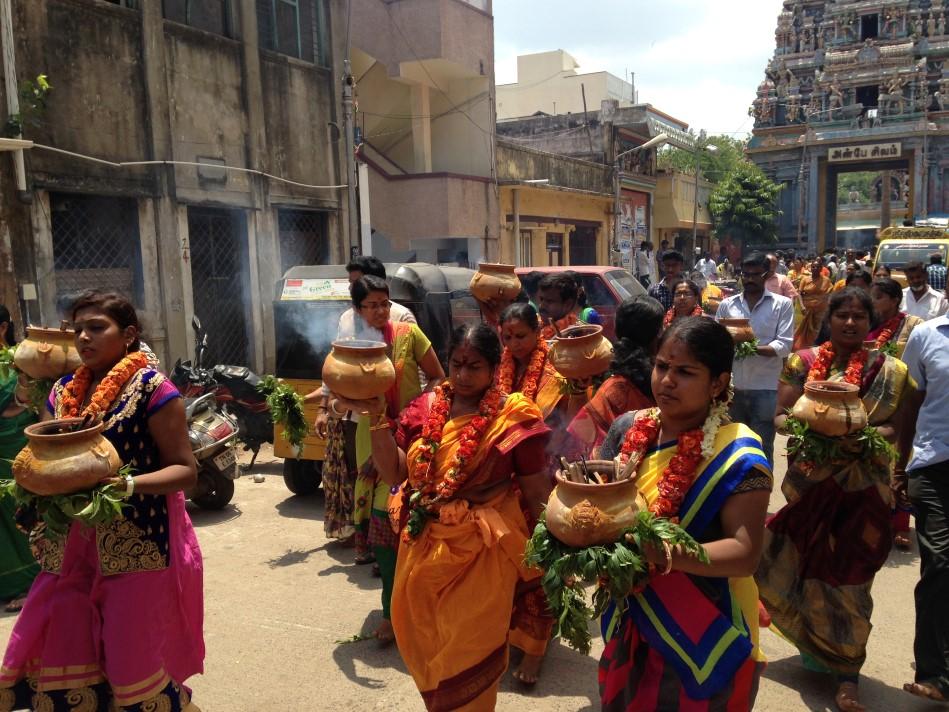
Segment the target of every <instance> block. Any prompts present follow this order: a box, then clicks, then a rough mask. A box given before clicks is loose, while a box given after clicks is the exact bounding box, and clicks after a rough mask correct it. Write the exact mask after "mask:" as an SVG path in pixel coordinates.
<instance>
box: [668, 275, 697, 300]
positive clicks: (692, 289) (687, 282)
mask: <svg viewBox="0 0 949 712" xmlns="http://www.w3.org/2000/svg"><path fill="white" fill-rule="evenodd" d="M680 284H684V285H685V286H687V287H688V288H689V291H690V292H692V294H694V295H695V298H696V299H698V300H699V301H701V300H702V290H701V289H699V285H697V284H696V283H695V282H693V281H692V280H691V279H677V280H676V281H675V284H673V285H672V294H673V296H674V295H675V293H676V290H677V289H678V288H679V285H680Z"/></svg>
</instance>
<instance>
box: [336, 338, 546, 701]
mask: <svg viewBox="0 0 949 712" xmlns="http://www.w3.org/2000/svg"><path fill="white" fill-rule="evenodd" d="M449 353H450V356H449V371H448V381H447V382H446V383H443V384H442V385H440V386H439V387H438V388H436V389H435V391H434V393H426V394H424V395H422V396H421V397H420V398H417V399H416V400H415V401H414V402H413V403H412V404H410V405H409V407H408V408H407V409H406V410H405V412H404V413H403V414H402V418H401V421H400V423H399V427H398V429H397V430H396V431H395V432H393V430H392V429H390V428H389V427H386V424H387V423H388V421H384V419H383V418H384V413H383V411H382V409H381V408H380V407H379V405H378V404H377V403H375V402H368V403H351V402H345V401H343V402H341V403H340V404H339V405H338V407H340V408H353V409H355V410H367V411H369V412H370V413H372V416H371V417H372V418H373V420H374V427H373V430H372V457H373V460H374V461H375V463H376V469H377V471H378V472H379V474H380V475H381V477H382V478H383V480H385V482H386V483H388V484H389V485H400V484H402V483H403V482H404V483H405V484H404V485H403V487H402V490H401V493H400V496H399V497H398V498H397V500H396V502H397V504H396V506H395V509H396V510H397V511H395V512H394V513H393V519H394V520H395V521H397V522H398V527H399V531H400V534H401V545H400V548H399V559H398V565H397V567H396V576H395V588H394V591H393V594H392V624H393V627H394V628H395V635H396V641H397V642H398V645H399V652H400V653H401V654H402V659H403V660H404V661H405V665H406V667H407V668H408V670H409V672H410V673H411V674H412V677H413V678H414V679H415V684H416V685H417V686H418V689H419V691H420V692H421V694H422V698H423V700H424V701H425V704H426V707H427V708H428V709H429V710H453V709H459V708H463V709H466V710H493V709H494V706H495V702H496V700H497V692H498V682H499V681H500V679H501V676H502V675H503V674H504V670H505V669H506V667H507V661H508V634H509V628H510V624H511V609H512V606H513V604H514V596H515V591H516V589H517V588H518V586H519V585H522V584H524V583H527V582H534V581H536V579H537V578H538V577H539V576H540V571H537V570H532V569H527V568H525V566H524V563H523V561H524V548H525V546H526V544H527V538H528V536H529V534H528V529H527V521H526V519H525V517H524V512H523V508H526V509H527V510H528V512H529V513H530V516H531V517H533V518H536V517H538V516H539V515H540V512H541V510H542V507H543V505H544V503H546V501H547V497H548V495H549V493H550V480H549V477H548V475H547V472H546V461H545V455H544V453H545V447H546V443H547V432H548V431H547V427H546V426H545V425H544V422H543V418H542V416H541V413H540V410H539V409H538V408H537V406H536V405H535V404H534V402H533V401H531V400H530V399H529V398H527V397H525V396H524V395H523V394H521V393H513V394H511V395H508V396H505V395H504V394H502V393H501V391H500V389H499V388H498V387H497V385H496V383H495V377H496V371H497V368H498V366H499V364H500V362H501V345H500V343H499V341H498V338H497V335H496V334H495V333H494V331H493V330H492V329H491V328H490V327H489V326H487V325H486V324H476V325H470V324H466V325H463V326H460V327H458V328H457V329H456V330H455V331H454V332H453V333H452V337H451V342H450V344H449ZM376 423H377V425H376Z"/></svg>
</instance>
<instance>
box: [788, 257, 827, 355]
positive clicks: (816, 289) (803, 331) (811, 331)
mask: <svg viewBox="0 0 949 712" xmlns="http://www.w3.org/2000/svg"><path fill="white" fill-rule="evenodd" d="M833 290H834V283H833V282H831V281H830V279H829V278H828V277H825V276H824V275H823V274H822V275H821V276H820V279H818V280H815V279H814V278H813V277H812V276H811V275H810V274H805V275H804V276H803V277H801V286H800V289H799V290H798V291H799V292H800V294H801V302H802V304H803V306H804V318H803V319H802V320H801V323H800V324H799V325H798V327H797V332H796V333H795V334H794V350H795V351H801V350H803V349H809V348H811V347H812V346H813V345H814V342H815V341H816V340H817V335H818V333H820V327H821V322H822V321H823V320H824V314H825V312H826V311H827V305H828V304H829V303H830V294H831V292H832V291H833Z"/></svg>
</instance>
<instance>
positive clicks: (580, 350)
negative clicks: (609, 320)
mask: <svg viewBox="0 0 949 712" xmlns="http://www.w3.org/2000/svg"><path fill="white" fill-rule="evenodd" d="M549 358H550V363H551V364H552V365H553V367H554V368H555V369H557V373H559V374H560V375H561V376H563V377H564V378H566V379H568V380H577V381H582V380H585V379H588V378H593V377H594V376H599V375H602V374H603V373H605V372H606V371H607V369H609V367H610V363H611V362H612V360H613V345H612V344H611V343H610V342H609V339H607V338H606V337H605V336H603V327H602V326H599V325H596V324H581V325H579V326H571V327H569V328H566V329H564V330H563V331H562V332H561V333H560V334H559V335H558V336H557V337H556V338H555V339H554V343H553V345H552V346H551V347H550V356H549Z"/></svg>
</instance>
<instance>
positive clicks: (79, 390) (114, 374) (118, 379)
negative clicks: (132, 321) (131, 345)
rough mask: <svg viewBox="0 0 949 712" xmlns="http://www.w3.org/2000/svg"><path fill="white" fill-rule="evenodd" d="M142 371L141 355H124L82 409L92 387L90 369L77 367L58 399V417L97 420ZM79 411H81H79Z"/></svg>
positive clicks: (142, 356)
mask: <svg viewBox="0 0 949 712" xmlns="http://www.w3.org/2000/svg"><path fill="white" fill-rule="evenodd" d="M143 368H148V359H147V357H146V356H145V354H143V353H142V352H141V351H133V352H132V353H130V354H127V355H126V356H125V357H124V358H123V359H122V360H121V361H119V362H118V363H117V364H115V365H114V366H113V367H112V369H111V370H110V371H109V373H108V374H107V375H106V377H105V378H103V379H102V380H101V381H100V382H99V385H98V386H96V390H95V391H94V392H93V394H92V398H90V399H89V405H87V406H86V407H85V408H82V403H83V401H85V399H86V393H87V392H88V391H89V384H91V383H92V369H90V368H89V367H88V366H80V367H79V368H78V369H76V373H75V374H73V377H72V380H71V381H70V382H69V383H67V384H66V386H65V388H63V393H62V395H61V396H60V400H59V404H60V413H61V416H62V417H63V418H79V417H85V416H87V415H91V416H92V418H93V419H98V418H100V417H101V416H102V415H103V414H104V413H106V412H107V411H108V409H109V406H111V405H112V404H113V403H114V402H115V400H116V398H118V397H119V393H121V392H122V389H123V388H124V387H125V384H126V383H128V381H129V379H130V378H131V377H132V376H134V375H135V374H136V373H137V372H138V371H140V370H142V369H143ZM80 408H82V410H81V411H80Z"/></svg>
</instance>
